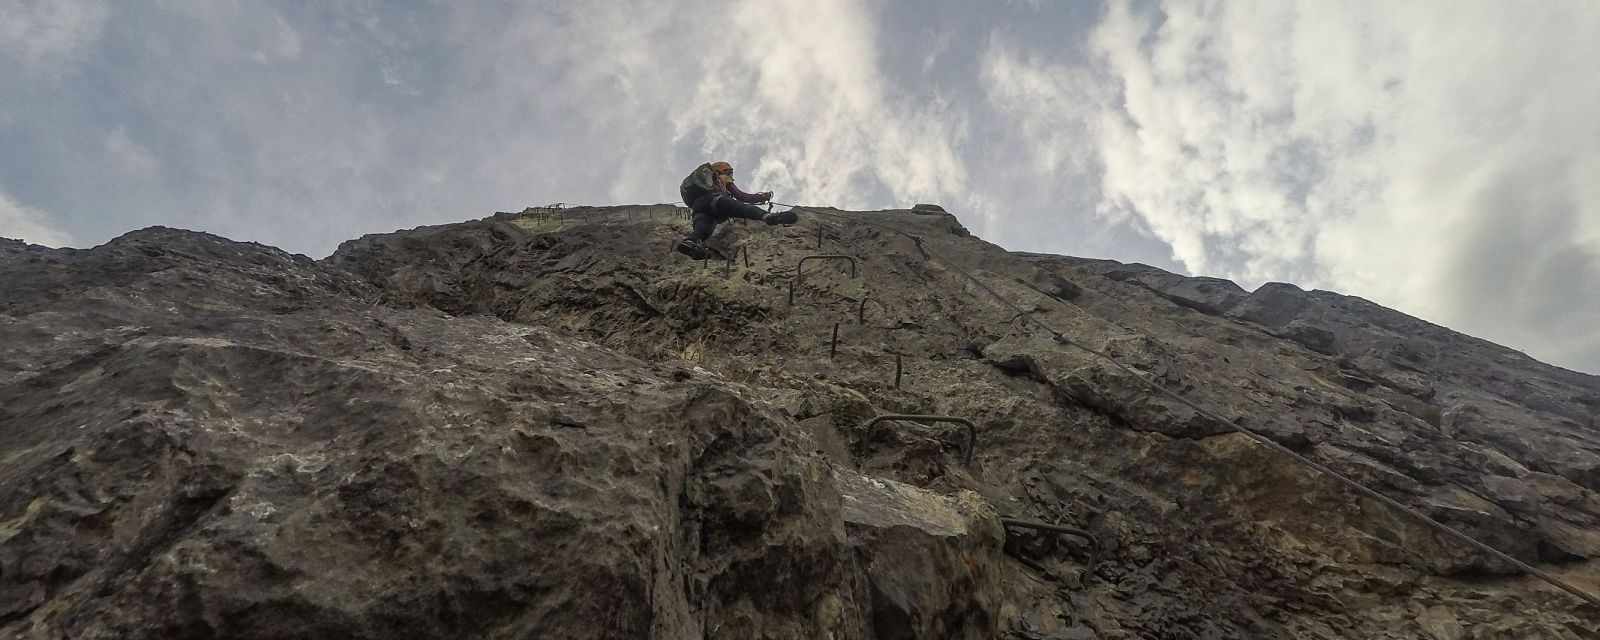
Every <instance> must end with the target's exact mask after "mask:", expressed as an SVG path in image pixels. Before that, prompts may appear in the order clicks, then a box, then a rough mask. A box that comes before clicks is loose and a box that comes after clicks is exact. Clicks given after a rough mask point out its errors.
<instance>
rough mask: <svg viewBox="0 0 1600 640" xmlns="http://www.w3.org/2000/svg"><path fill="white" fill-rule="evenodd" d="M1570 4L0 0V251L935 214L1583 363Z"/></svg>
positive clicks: (1591, 248) (307, 246) (1586, 280)
mask: <svg viewBox="0 0 1600 640" xmlns="http://www.w3.org/2000/svg"><path fill="white" fill-rule="evenodd" d="M1596 33H1600V4H1597V3H1595V2H1592V1H1590V0H1550V1H1547V2H1539V3H1531V4H1530V3H1510V2H1503V1H1488V2H1479V1H1426V0H1416V1H1412V2H1405V3H1393V2H1362V1H1360V0H1352V1H1348V2H1325V1H1322V0H1305V1H1294V0H1271V1H1264V2H1251V1H1245V0H1236V1H1230V2H1226V3H1223V2H1176V1H1174V2H1167V1H1159V0H1158V1H1141V2H1131V3H1130V2H1124V1H1122V0H1107V1H1105V2H1100V1H1094V2H1090V1H1084V2H1049V1H1046V0H1036V1H1032V2H1027V1H1010V2H1000V1H996V2H970V1H969V0H905V1H867V0H760V1H755V0H750V1H733V0H695V1H693V2H680V1H676V0H607V1H605V2H541V1H532V2H528V1H523V2H503V3H502V2H493V3H491V2H475V1H470V0H461V1H450V2H418V1H410V2H407V1H401V0H384V1H378V0H370V1H343V0H319V1H317V2H269V1H265V0H261V1H252V2H234V1H226V0H204V1H193V2H190V1H186V0H145V1H141V2H111V3H100V2H87V1H84V0H43V1H41V0H0V236H4V237H13V238H15V237H20V238H22V239H24V240H27V241H29V242H35V243H39V244H45V245H50V246H73V247H89V246H94V245H97V244H100V243H102V242H105V241H106V240H109V239H111V238H113V237H116V236H117V235H120V234H122V233H125V232H127V231H130V230H133V229H138V228H141V227H145V226H150V225H157V224H160V225H167V226H174V227H182V228H189V229H197V230H204V231H209V232H212V233H217V234H220V235H223V236H226V237H229V238H233V239H236V240H246V241H255V242H261V243H265V244H270V245H274V246H277V247H281V248H284V249H286V250H289V251H294V252H297V253H304V254H306V255H310V256H312V257H322V256H325V255H327V254H328V253H330V252H331V251H333V250H334V248H335V247H336V246H337V245H338V243H339V242H341V241H343V240H346V239H350V238H355V237H358V236H360V235H361V234H364V233H378V232H386V231H391V230H394V229H400V228H409V227H414V226H417V225H423V224H438V223H444V222H451V221H458V220H464V219H472V218H478V217H482V216H485V215H489V214H491V213H493V212H495V211H520V210H521V209H523V208H524V207H527V206H541V205H545V204H548V203H554V202H565V203H569V204H595V205H599V204H634V203H658V202H672V201H675V200H676V199H677V192H676V186H677V184H678V182H679V180H680V179H681V178H682V177H683V176H684V175H685V174H687V173H688V172H689V171H690V170H692V169H693V168H694V167H695V166H696V165H698V164H699V163H701V162H705V161H708V160H713V159H720V160H727V161H730V162H732V163H733V164H734V166H735V168H736V174H737V176H738V179H739V181H740V183H741V184H742V185H744V187H745V188H746V189H747V190H771V191H774V192H776V194H777V199H778V200H780V201H784V202H797V203H803V204H814V205H828V206H837V207H840V208H846V209H879V208H892V207H909V206H910V205H912V204H914V203H918V202H933V203H938V204H941V205H943V206H944V207H945V208H946V209H948V210H949V211H951V212H952V213H955V214H956V215H957V216H958V217H959V218H960V219H961V221H962V222H963V223H964V224H966V225H967V227H968V228H970V229H971V230H972V231H973V232H974V233H976V234H978V235H980V236H982V237H983V238H985V239H987V240H989V241H991V242H995V243H997V244H1000V245H1001V246H1004V247H1006V248H1008V249H1013V250H1022V251H1038V252H1049V253H1059V254H1067V255H1076V256H1087V257H1097V258H1111V259H1116V260H1121V261H1124V262H1143V263H1146V264H1151V265H1154V266H1157V267H1161V268H1164V269H1168V270H1171V271H1175V272H1178V273H1185V274H1190V275H1207V276H1215V277H1223V278H1229V279H1232V280H1234V281H1236V282H1238V283H1239V284H1240V285H1241V286H1243V287H1245V288H1247V289H1253V288H1255V287H1257V286H1259V285H1261V284H1263V283H1265V282H1273V281H1281V282H1291V283H1295V284H1297V285H1300V286H1301V287H1304V288H1307V289H1311V288H1320V289H1328V290H1333V291H1339V292H1341V293H1346V294H1350V295H1358V296H1361V297H1364V298H1367V299H1370V300H1372V301H1374V302H1377V303H1379V304H1383V305H1385V306H1389V307H1393V308H1396V309H1399V310H1401V311H1404V312H1406V313H1410V314H1412V315H1416V316H1418V317H1421V318H1424V319H1426V320H1430V321H1433V322H1436V323H1439V324H1443V325H1445V326H1449V327H1451V328H1453V329H1456V330H1459V331H1463V332H1466V333H1470V334H1473V335H1476V336H1479V337H1483V338H1486V339H1489V340H1493V341H1495V342H1499V343H1501V344H1504V345H1507V346H1510V347H1512V348H1516V349H1519V350H1523V351H1525V352H1527V353H1529V354H1530V355H1532V356H1534V357H1537V358H1539V359H1541V360H1545V361H1547V362H1551V363H1553V364H1558V365H1561V366H1565V367H1568V368H1572V369H1576V370H1580V371H1586V372H1600V294H1597V293H1596V290H1597V289H1600V117H1596V115H1595V114H1600V38H1595V37H1594V34H1596Z"/></svg>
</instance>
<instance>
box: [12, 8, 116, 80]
mask: <svg viewBox="0 0 1600 640" xmlns="http://www.w3.org/2000/svg"><path fill="white" fill-rule="evenodd" d="M110 13H111V12H110V9H109V8H108V6H107V5H105V4H103V3H99V2H92V1H90V2H85V1H80V0H47V1H42V0H20V1H11V2H5V3H0V53H3V54H6V55H9V56H11V57H14V58H16V59H18V60H20V61H22V62H23V63H24V64H25V66H27V67H30V68H33V67H43V66H47V65H54V64H61V63H70V62H75V61H76V60H77V59H78V58H79V57H80V56H81V55H82V53H83V52H84V50H85V49H87V48H88V47H89V46H90V45H91V44H93V43H94V42H95V41H96V40H98V39H99V38H100V34H101V33H102V32H103V31H104V30H105V25H106V20H107V19H108V18H109V17H110Z"/></svg>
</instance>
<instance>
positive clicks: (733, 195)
mask: <svg viewBox="0 0 1600 640" xmlns="http://www.w3.org/2000/svg"><path fill="white" fill-rule="evenodd" d="M678 195H680V196H683V203H684V204H686V205H689V209H690V210H691V211H693V212H694V218H693V228H692V229H691V230H690V231H689V236H688V237H686V238H684V239H683V240H681V241H679V242H678V246H677V250H678V252H679V253H682V254H684V255H686V256H689V257H691V258H694V259H696V260H704V259H706V257H708V256H710V255H711V250H710V249H709V248H707V247H706V245H705V242H706V240H708V239H710V238H711V233H712V232H713V231H716V230H717V225H718V224H721V223H722V221H724V220H727V219H729V218H745V219H748V220H761V221H763V222H765V223H767V224H794V223H795V222H796V221H797V220H798V219H799V216H797V215H795V212H794V211H779V212H773V213H767V212H765V211H762V210H761V209H760V208H758V207H756V206H755V205H757V204H760V203H763V202H767V201H769V200H771V199H772V192H771V191H763V192H761V193H745V192H743V191H740V190H739V187H738V186H737V185H735V184H734V183H733V165H731V164H728V163H726V162H722V161H720V160H719V161H717V162H707V163H705V164H702V165H700V166H699V167H696V168H695V170H694V172H693V173H690V174H689V177H687V178H684V179H683V183H682V184H680V185H678Z"/></svg>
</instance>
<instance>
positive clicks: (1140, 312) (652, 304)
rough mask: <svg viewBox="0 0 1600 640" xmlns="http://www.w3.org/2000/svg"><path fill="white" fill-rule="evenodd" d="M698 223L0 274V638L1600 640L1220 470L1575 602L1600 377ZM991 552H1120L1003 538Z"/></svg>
mask: <svg viewBox="0 0 1600 640" xmlns="http://www.w3.org/2000/svg"><path fill="white" fill-rule="evenodd" d="M681 212H682V210H681V209H679V208H674V207H568V208H562V209H559V210H557V209H549V208H536V209H529V210H527V211H524V212H522V213H507V214H497V215H495V216H492V217H490V218H487V219H484V220H479V221H470V222H464V223H459V224H453V225H440V226H435V227H425V228H418V229H412V230H407V231H399V232H395V233H392V234H374V235H370V236H366V237H363V238H359V239H355V240H351V241H349V242H346V243H344V244H343V245H341V246H340V248H339V250H338V251H336V252H335V254H334V255H332V256H330V257H328V258H326V259H324V260H321V261H313V260H310V259H309V258H306V257H304V256H294V255H290V254H286V253H283V252H281V251H278V250H276V249H272V248H270V247H264V246H261V245H253V244H248V243H235V242H231V241H228V240H225V239H222V238H218V237H215V236H210V235H206V234H198V233H192V232H186V231H180V230H172V229H161V228H152V229H148V230H142V231H139V232H135V233H132V234H128V235H127V236H124V237H122V238H118V239H117V240H114V241H112V242H110V243H107V244H106V245H103V246H101V247H96V248H94V249H89V250H57V249H45V248H42V247H34V246H30V245H24V244H21V243H18V242H14V241H0V636H4V637H24V638H45V637H52V638H53V637H81V638H111V637H118V638H123V637H130V638H156V637H178V638H212V637H243V638H252V637H254V638H265V637H273V638H313V637H319V638H320V637H358V638H359V637H374V638H375V637H416V638H431V637H440V638H442V637H452V638H453V637H494V638H523V637H572V638H623V637H627V638H635V637H654V638H679V637H768V638H817V637H833V638H863V639H865V638H895V637H966V638H987V637H1004V634H1007V633H1010V634H1012V635H1013V636H1017V637H1058V638H1067V637H1102V638H1113V637H1126V638H1137V637H1166V638H1190V637H1262V638H1276V637H1281V638H1291V637H1314V638H1370V637H1391V638H1439V637H1455V636H1456V635H1459V636H1460V637H1594V636H1595V635H1597V634H1600V621H1597V619H1596V612H1594V611H1593V610H1591V609H1588V608H1586V607H1583V606H1580V605H1578V604H1577V603H1576V601H1575V600H1574V599H1572V598H1570V597H1568V596H1566V595H1565V594H1562V593H1560V592H1557V591H1554V590H1552V589H1548V588H1544V587H1542V586H1540V585H1539V583H1536V582H1533V581H1531V580H1530V579H1527V578H1524V577H1519V576H1515V575H1513V574H1514V573H1515V570H1514V569H1513V568H1511V567H1506V566H1504V565H1503V564H1502V563H1499V562H1498V561H1495V560H1493V559H1491V558H1488V557H1485V556H1484V555H1482V554H1480V553H1477V552H1476V551H1474V550H1472V549H1471V548H1467V547H1463V546H1462V545H1460V544H1458V543H1456V542H1454V541H1453V540H1451V539H1449V538H1447V537H1444V536H1441V535H1439V534H1438V533H1437V532H1435V531H1432V530H1431V529H1429V528H1428V527H1426V526H1424V525H1422V524H1420V523H1418V522H1417V521H1415V520H1412V519H1410V518H1408V517H1406V516H1404V515H1403V514H1398V513H1395V512H1393V511H1391V510H1389V509H1387V508H1386V507H1384V506H1382V505H1380V504H1377V503H1374V502H1372V501H1370V500H1367V499H1365V498H1362V497H1360V496H1358V495H1356V494H1354V493H1352V492H1351V491H1350V490H1349V489H1347V488H1346V487H1344V486H1343V485H1341V484H1339V483H1337V482H1335V481H1333V480H1331V479H1329V478H1327V477H1324V476H1322V475H1320V474H1319V473H1317V472H1315V471H1313V470H1311V469H1308V468H1306V467H1303V466H1300V465H1296V464H1294V463H1292V462H1291V461H1289V460H1288V459H1286V458H1285V457H1284V456H1283V455H1281V454H1280V453H1278V452H1276V451H1273V450H1271V449H1268V448H1265V447H1262V446H1259V445H1258V444H1256V443H1254V442H1253V441H1251V440H1250V439H1248V438H1245V437H1243V436H1242V435H1240V434H1238V433H1234V432H1235V431H1236V430H1238V429H1240V428H1245V429H1250V430H1253V431H1255V432H1257V433H1259V434H1261V435H1263V436H1265V437H1267V438H1270V439H1272V440H1274V441H1277V442H1279V443H1282V444H1284V445H1285V446H1288V447H1290V448H1291V449H1293V450H1295V451H1296V452H1297V453H1299V454H1300V455H1304V456H1307V457H1309V458H1311V459H1313V460H1315V461H1317V462H1319V463H1321V464H1324V465H1327V466H1329V467H1331V468H1333V469H1334V470H1336V471H1338V472H1340V473H1343V474H1346V475H1348V476H1350V477H1352V478H1354V479H1356V480H1358V481H1360V482H1362V483H1363V484H1365V485H1367V486H1370V487H1372V488H1373V489H1375V490H1378V491H1381V492H1383V493H1384V494H1386V495H1389V496H1391V497H1393V498H1395V499H1396V500H1399V501H1401V502H1403V503H1405V504H1408V505H1410V506H1412V507H1415V508H1417V509H1420V510H1423V511H1424V512H1426V513H1428V514H1429V515H1430V516H1432V517H1435V518H1438V519H1440V520H1442V521H1443V522H1445V523H1447V524H1449V525H1451V526H1454V527H1458V528H1460V529H1461V530H1463V531H1466V532H1467V533H1469V534H1471V535H1473V536H1475V537H1478V538H1480V539H1483V540H1485V541H1487V542H1489V543H1491V544H1494V545H1496V546H1497V547H1499V548H1501V549H1503V550H1505V551H1506V552H1508V553H1511V554H1513V555H1514V556H1516V557H1518V558H1519V559H1521V560H1523V561H1526V562H1531V563H1536V564H1539V565H1541V566H1543V567H1544V568H1546V569H1547V570H1550V571H1552V572H1555V573H1558V574H1559V575H1562V576H1564V577H1566V578H1568V579H1571V580H1572V581H1573V582H1575V583H1577V584H1579V585H1592V584H1596V583H1597V580H1600V572H1597V571H1596V564H1595V561H1594V560H1592V559H1591V558H1593V557H1594V555H1595V554H1596V553H1600V499H1597V497H1596V490H1597V489H1600V471H1597V470H1600V450H1597V449H1596V448H1595V447H1594V446H1593V445H1592V443H1593V442H1594V441H1595V436H1596V432H1595V428H1596V427H1595V420H1594V416H1595V413H1596V410H1597V408H1600V379H1596V378H1595V377H1594V376H1590V375H1586V374H1582V373H1578V372H1572V371H1567V370H1563V369H1559V368H1556V367H1551V366H1548V365H1544V364H1541V363H1538V362H1537V361H1534V360H1532V359H1530V358H1527V357H1526V356H1523V355H1521V354H1518V353H1516V352H1513V351H1510V350H1507V349H1504V348H1502V347H1499V346H1496V345H1493V344H1490V343H1487V342H1484V341H1481V340H1476V339H1473V338H1470V337H1467V336H1462V335H1460V334H1457V333H1454V332H1451V331H1449V330H1448V329H1445V328H1443V327H1438V326H1436V325H1431V324H1429V323H1426V322H1422V321H1420V320H1417V319H1415V318H1410V317H1408V316H1404V315H1403V314H1399V313H1397V312H1394V311H1392V310H1388V309H1384V308H1382V307H1379V306H1377V305H1374V304H1372V303H1370V302H1367V301H1364V300H1361V299H1359V298H1352V297H1348V296H1341V295H1339V294H1335V293H1331V292H1323V291H1309V292H1307V291H1302V290H1300V289H1298V288H1296V287H1293V286H1291V285H1267V286H1263V287H1261V288H1259V289H1257V290H1256V291H1254V292H1248V293H1246V292H1244V291H1243V290H1242V289H1239V288H1238V287H1236V286H1234V285H1232V283H1228V282H1226V281H1222V280H1216V279H1209V278H1189V277H1185V276H1181V275H1177V274H1171V273H1168V272H1165V271H1161V270H1159V269H1155V268H1153V267H1148V266H1145V265H1124V264H1120V263H1115V262H1112V261H1099V260H1084V259H1078V258H1067V257H1060V256H1047V255H1041V254H1022V253H1008V252H1005V251H1003V250H1001V249H999V248H998V247H995V246H993V245H990V244H987V243H984V242H982V241H981V240H978V239H975V238H972V237H970V236H968V235H966V234H965V229H964V228H963V227H961V225H960V222H959V220H958V219H957V216H955V215H951V214H949V213H948V212H942V213H941V212H939V211H931V210H927V209H926V208H924V209H923V210H922V211H919V213H925V214H928V215H907V212H906V211H905V210H899V211H885V212H841V211H838V210H817V211H810V210H803V211H801V216H802V221H801V223H800V224H798V225H795V226H793V227H768V226H766V225H746V224H742V223H739V222H733V223H730V224H727V225H723V227H722V229H721V230H720V231H719V233H718V235H717V236H716V237H714V238H713V239H712V243H713V244H714V245H715V246H718V247H719V250H723V251H724V253H727V254H728V255H734V253H733V252H734V251H736V250H741V249H742V250H743V252H742V253H741V254H740V255H741V259H740V260H737V261H735V262H734V263H732V264H729V265H726V269H727V270H726V274H724V270H723V268H722V267H723V265H702V264H700V263H697V262H692V261H686V260H680V259H678V258H677V256H675V255H673V254H671V253H670V247H671V243H672V242H673V241H674V240H675V239H676V238H677V237H678V236H680V235H681V232H682V225H683V224H684V222H683V221H682V218H681ZM830 214H831V215H840V216H846V217H845V218H837V217H830ZM823 222H826V223H827V224H828V225H829V226H828V233H827V234H825V235H826V236H827V237H826V240H827V242H829V243H831V244H832V246H831V247H830V248H829V249H828V250H829V251H831V252H837V253H847V254H850V255H854V256H856V257H857V259H858V260H859V261H860V264H861V274H860V276H859V277H855V278H852V277H850V275H849V274H848V272H847V271H846V270H844V269H835V268H832V267H831V265H818V266H815V267H812V266H809V265H808V270H807V273H806V276H805V280H804V283H803V285H802V286H800V287H797V291H796V294H797V295H796V298H797V299H796V304H794V305H790V304H789V303H788V301H787V297H788V296H787V294H788V286H789V285H790V283H791V282H792V281H793V280H794V276H795V271H794V268H795V264H796V263H797V261H798V259H799V257H801V256H804V255H807V254H810V253H815V252H816V249H815V242H816V239H815V238H816V225H817V224H819V223H823ZM867 223H872V224H867ZM884 226H887V227H888V229H886V228H885V227H884ZM922 251H927V252H929V253H930V254H931V255H933V256H935V258H936V259H935V260H932V261H930V260H928V259H926V258H925V257H924V255H923V253H922ZM746 255H747V256H748V257H749V263H748V265H747V264H746V263H745V262H744V260H743V256H746ZM955 266H959V267H960V268H961V269H963V270H965V271H968V272H970V273H973V274H975V275H976V276H977V277H978V278H980V279H981V280H982V281H983V282H985V283H986V285H987V286H988V287H990V288H993V289H994V290H996V291H997V292H999V293H1001V294H1002V295H1004V296H1006V297H1007V298H1008V299H1009V300H1011V301H1012V302H1013V303H1014V304H1016V305H1018V306H1019V307H1020V308H1021V309H1023V310H1024V311H1025V314H1024V316H1025V317H1018V315H1017V310H1016V309H1013V308H1010V307H1007V306H1005V305H1001V304H998V303H996V302H995V301H994V300H993V299H991V298H989V297H988V296H987V294H986V293H985V292H983V291H982V290H981V289H980V288H978V287H975V286H973V285H972V284H971V283H970V282H968V281H966V280H965V279H964V278H963V277H961V276H960V275H959V274H957V273H956V272H955V270H954V269H953V268H952V267H955ZM864 299H866V300H870V302H869V303H868V304H867V305H866V309H867V312H866V313H865V314H863V315H861V316H858V315H857V314H858V313H860V309H861V308H862V306H861V305H862V300H864ZM858 317H859V318H862V319H864V320H865V321H864V322H858V320H857V319H858ZM1039 323H1044V324H1046V325H1048V326H1049V327H1051V328H1053V329H1054V330H1055V331H1059V332H1060V334H1061V335H1062V336H1063V337H1064V338H1065V340H1066V341H1065V342H1063V341H1060V340H1057V339H1056V338H1055V337H1054V336H1053V335H1052V334H1051V333H1050V332H1048V331H1044V330H1042V329H1041V328H1040V326H1039ZM835 324H838V325H839V326H840V340H839V346H838V349H837V350H836V352H835V353H833V354H832V355H831V357H830V338H831V333H832V328H833V326H834V325H835ZM1078 346H1082V347H1085V348H1087V349H1091V350H1093V351H1096V352H1099V353H1103V354H1106V355H1108V356H1110V357H1112V358H1114V359H1116V361H1117V363H1120V364H1121V365H1122V366H1117V365H1114V364H1111V363H1109V362H1106V361H1104V360H1102V359H1100V358H1099V357H1097V356H1095V355H1093V354H1091V353H1089V352H1088V351H1085V350H1083V349H1079V348H1078ZM894 354H901V364H902V366H903V371H902V380H901V384H900V385H899V386H898V387H897V386H896V385H895V381H894V371H895V357H894ZM1124 367H1126V368H1124ZM1147 385H1154V386H1155V387H1158V388H1160V389H1163V390H1165V392H1169V393H1171V394H1175V395H1177V396H1179V397H1181V398H1183V399H1184V400H1186V401H1188V402H1190V403H1194V404H1196V405H1198V406H1200V407H1203V408H1205V409H1206V410H1207V411H1208V412H1210V413H1213V414H1215V415H1217V416H1219V417H1220V418H1221V420H1215V419H1211V418H1207V417H1206V416H1204V415H1202V414H1201V413H1200V412H1196V411H1194V410H1193V409H1192V408H1190V407H1188V406H1187V405H1186V404H1185V403H1183V402H1179V401H1176V400H1174V399H1173V398H1172V397H1170V396H1168V395H1166V393H1152V392H1151V391H1150V388H1149V386H1147ZM884 413H928V414H943V415H955V416H962V417H966V418H970V419H972V420H973V421H975V422H976V423H977V424H978V425H979V427H980V428H979V434H978V447H977V451H976V453H977V455H976V461H975V463H974V464H973V465H971V466H967V465H964V464H962V462H961V460H962V454H963V451H964V447H965V438H964V436H962V435H961V434H960V433H959V430H948V429H942V428H934V427H923V426H920V425H917V424H915V423H895V424H892V425H880V427H882V428H879V429H874V430H866V429H863V428H861V425H864V424H865V423H866V421H867V420H869V419H870V418H871V417H872V416H874V415H879V414H884ZM999 515H1005V516H1008V517H1021V518H1026V519H1030V520H1036V521H1043V522H1050V523H1059V524H1062V525H1065V526H1069V527H1075V528H1080V529H1085V530H1088V531H1090V532H1092V533H1093V534H1094V535H1095V536H1096V538H1097V539H1098V540H1099V545H1100V546H1099V548H1098V549H1086V548H1085V547H1084V545H1083V544H1082V543H1081V542H1078V541H1073V540H1067V539H1057V538H1053V537H1038V538H1030V539H1029V540H1028V541H1026V542H1025V543H1022V542H1019V541H1015V540H1013V541H1011V543H1015V544H1009V545H1008V541H1007V540H1006V533H1005V532H1004V531H1003V530H1002V529H1001V528H1000V527H999V524H998V516H999ZM1008 546H1011V547H1014V548H1013V551H1016V552H1017V553H1019V554H1021V556H1020V557H1023V558H1026V559H1028V562H1029V563H1030V564H1024V563H1023V562H1022V561H1021V560H1019V559H1018V556H1013V555H1008V553H1007V552H1006V548H1007V547H1008ZM1019 634H1020V635H1019ZM1453 634H1454V635H1453Z"/></svg>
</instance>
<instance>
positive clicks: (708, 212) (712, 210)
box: [689, 193, 767, 242]
mask: <svg viewBox="0 0 1600 640" xmlns="http://www.w3.org/2000/svg"><path fill="white" fill-rule="evenodd" d="M689 208H690V209H692V210H694V231H691V232H690V233H689V237H690V238H693V239H695V240H697V241H700V242H705V241H706V240H708V239H710V238H711V233H712V232H714V231H716V230H717V225H719V224H722V221H724V220H727V219H728V218H745V219H748V220H760V219H761V217H762V216H765V215H767V212H766V211H763V210H762V209H761V208H760V207H757V206H755V205H753V204H745V203H743V202H739V200H738V198H735V197H733V196H730V195H728V194H726V193H713V194H709V195H705V196H701V197H699V198H696V199H695V201H694V203H692V204H690V205H689Z"/></svg>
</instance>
